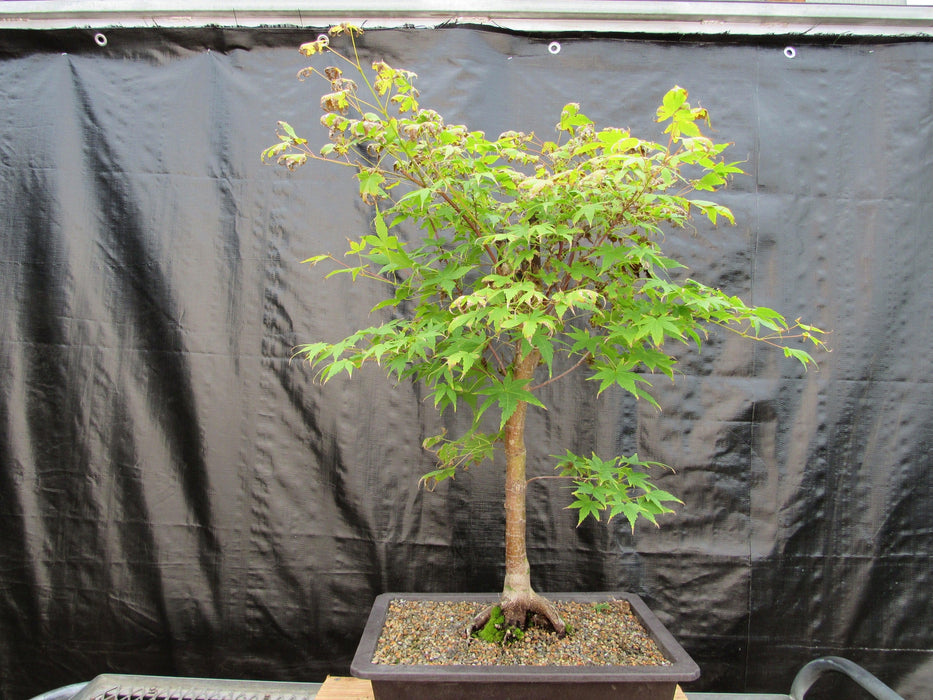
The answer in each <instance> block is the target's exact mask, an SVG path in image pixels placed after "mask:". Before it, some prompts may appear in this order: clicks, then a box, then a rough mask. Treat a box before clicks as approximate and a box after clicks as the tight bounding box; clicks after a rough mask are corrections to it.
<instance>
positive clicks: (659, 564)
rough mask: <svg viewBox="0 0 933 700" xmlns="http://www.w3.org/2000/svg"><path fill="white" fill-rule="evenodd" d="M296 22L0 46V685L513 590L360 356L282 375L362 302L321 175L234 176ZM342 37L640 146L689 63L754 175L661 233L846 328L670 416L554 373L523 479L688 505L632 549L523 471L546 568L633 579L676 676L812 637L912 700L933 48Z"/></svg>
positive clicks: (926, 437) (355, 208)
mask: <svg viewBox="0 0 933 700" xmlns="http://www.w3.org/2000/svg"><path fill="white" fill-rule="evenodd" d="M315 35H316V32H305V31H301V32H299V31H295V30H271V29H270V30H237V31H234V30H220V29H214V30H212V29H203V30H189V31H184V30H176V31H172V30H158V29H149V30H138V31H134V30H122V31H117V30H114V31H109V32H107V36H108V40H109V41H108V43H107V46H106V47H105V48H101V47H99V46H97V45H96V44H95V43H94V41H93V32H90V31H62V32H14V31H8V32H3V33H0V58H2V60H0V105H2V109H0V174H2V177H0V319H2V336H0V517H2V543H0V697H2V698H4V699H5V700H20V699H21V698H25V697H29V696H30V695H32V694H34V693H38V692H40V691H43V690H47V689H49V688H52V687H56V686H59V685H63V684H66V683H72V682H76V681H80V680H86V679H89V678H91V677H93V676H94V675H96V674H98V673H101V672H106V671H113V672H132V673H147V674H172V675H190V676H218V677H253V678H270V679H290V680H320V679H321V678H322V677H323V676H324V675H325V674H326V673H344V672H346V670H347V665H348V660H349V657H350V655H351V653H352V650H353V648H354V646H355V642H356V638H357V635H358V633H359V631H360V629H361V627H362V624H363V621H364V618H365V616H366V614H367V611H368V606H369V603H370V601H371V599H372V598H373V597H374V596H375V595H376V594H377V593H380V592H382V591H387V590H424V591H428V590H431V591H460V590H466V591H476V590H494V589H496V588H497V587H498V586H499V585H500V577H501V573H502V564H501V559H502V542H501V540H502V523H503V513H502V508H501V503H500V489H501V470H500V469H497V468H489V467H485V468H480V469H474V470H473V471H472V472H469V473H466V474H463V475H461V476H460V477H458V479H457V480H456V481H454V482H450V483H447V484H445V485H443V486H442V487H441V488H439V489H438V490H437V491H436V492H434V493H425V492H423V491H418V490H417V489H416V488H415V485H416V482H417V478H418V476H419V475H420V473H422V471H423V470H425V469H426V468H427V467H428V466H429V465H430V457H429V456H428V455H426V454H424V453H423V452H422V451H421V450H420V448H419V444H420V441H421V439H422V438H423V437H424V436H425V435H428V434H432V431H436V429H437V428H438V426H439V425H440V424H441V419H439V418H438V417H437V416H435V415H434V413H433V412H432V410H431V408H430V404H429V403H428V404H426V403H425V402H423V401H422V396H421V394H420V393H419V390H418V388H417V387H412V386H399V387H394V386H392V385H391V384H390V383H389V382H387V381H386V380H384V379H383V378H382V377H381V375H380V374H379V373H378V371H364V372H362V373H360V375H358V376H355V377H354V378H353V379H351V380H346V381H345V380H342V379H341V380H337V381H334V382H332V383H331V384H328V385H327V386H326V387H321V386H319V385H317V384H315V383H314V382H313V381H312V376H311V374H310V373H309V371H308V369H307V368H306V367H304V366H302V365H301V364H300V363H297V362H290V361H289V355H290V350H291V348H292V347H293V346H294V345H296V344H297V343H299V342H302V341H307V340H310V339H314V338H318V337H326V338H336V337H338V336H339V334H340V333H342V332H344V331H347V330H349V329H351V328H352V327H354V326H355V324H358V323H362V322H365V321H366V311H365V310H366V309H367V308H369V306H370V305H371V304H372V302H373V301H374V300H375V299H377V298H378V295H379V294H380V293H382V290H380V289H378V288H375V287H368V286H366V285H365V284H361V285H358V286H356V287H353V286H351V285H349V284H348V283H347V282H346V281H344V280H342V279H335V280H331V281H328V282H323V281H322V277H323V275H322V273H320V272H319V271H318V270H310V269H308V268H306V267H303V266H302V265H301V264H300V263H299V261H300V260H302V259H303V258H305V257H307V256H309V255H311V254H313V253H316V252H320V251H327V250H334V251H338V250H340V249H341V247H340V246H341V245H342V244H343V242H344V239H345V238H346V237H348V236H355V235H357V234H359V233H360V232H361V231H363V230H364V229H365V226H366V222H367V217H368V215H369V212H368V211H367V210H366V208H365V207H363V206H362V204H361V203H360V202H359V201H358V197H356V196H355V194H354V184H353V182H352V181H348V179H347V174H346V173H345V172H344V171H342V170H340V169H337V168H334V169H331V170H317V169H315V168H311V167H308V168H305V169H303V170H301V171H299V172H297V173H293V174H289V173H286V172H284V171H282V170H280V169H277V168H273V167H269V166H264V165H262V164H261V163H260V159H259V153H260V151H261V149H262V148H263V147H264V146H266V145H269V144H270V143H272V141H273V140H274V136H273V131H274V126H275V122H276V120H277V119H281V118H284V119H287V120H289V121H291V122H292V123H293V124H296V125H297V126H299V127H302V128H303V129H304V130H305V131H313V129H314V125H315V124H316V123H317V116H318V109H317V96H318V94H319V93H318V91H317V90H316V89H315V87H314V86H310V85H308V84H302V83H299V82H298V81H297V80H295V78H294V76H295V73H296V72H297V70H298V69H299V68H301V67H302V66H303V65H305V61H306V59H304V58H303V57H301V56H300V55H299V54H298V53H297V52H296V51H295V47H296V46H297V45H298V44H299V43H300V42H301V41H305V40H307V39H308V37H309V36H311V37H313V36H315ZM555 39H556V40H559V41H560V42H561V50H560V52H559V53H557V54H552V53H549V51H548V42H549V41H551V40H555ZM362 44H363V47H364V55H365V56H367V57H368V56H372V57H380V58H384V59H386V60H387V61H388V62H390V63H392V64H395V65H398V66H405V67H408V68H411V69H413V70H415V71H416V72H418V73H419V74H420V75H421V79H420V81H419V85H420V87H421V89H422V96H423V100H422V102H423V104H425V105H430V106H433V107H436V108H438V109H439V110H440V111H441V112H442V113H444V114H445V115H446V116H447V117H448V120H449V121H463V122H466V123H468V124H469V125H470V126H471V127H474V128H480V129H484V130H486V131H487V132H488V133H492V134H495V133H499V131H503V130H505V129H513V128H518V129H524V130H528V129H535V130H537V131H538V132H540V133H549V131H550V129H551V128H552V125H553V124H554V123H555V121H556V119H557V115H558V114H559V110H560V107H561V106H562V105H563V103H564V102H567V101H571V100H572V101H577V102H580V103H582V105H583V109H584V111H585V112H586V113H588V114H589V115H590V116H591V117H593V118H595V119H596V120H597V121H598V122H599V123H602V124H610V123H613V124H616V125H625V126H630V127H632V128H635V129H638V130H641V131H648V132H650V131H651V130H652V129H654V128H655V127H654V125H653V123H652V115H653V111H654V109H655V107H656V105H657V103H658V102H659V100H660V98H661V96H662V95H663V93H664V91H665V90H666V89H667V88H669V87H671V86H672V85H673V84H675V83H677V84H680V85H683V86H685V87H687V88H688V89H689V90H690V91H691V95H692V99H693V100H694V101H699V102H701V103H702V104H703V105H704V106H705V107H707V108H708V109H709V110H710V112H711V114H712V117H713V123H714V127H715V128H716V130H717V136H719V137H720V138H722V139H727V140H731V141H734V142H735V146H734V148H733V151H732V152H733V154H734V156H735V159H737V160H744V161H746V164H745V169H746V171H747V172H748V175H747V176H743V177H738V178H736V180H735V182H734V184H733V185H732V186H731V187H730V188H729V189H728V190H726V191H725V192H723V193H722V194H721V195H720V196H719V199H720V201H722V202H724V203H725V204H727V205H729V206H730V207H732V209H733V210H734V212H735V214H736V216H737V219H738V222H739V223H738V225H737V226H735V227H727V228H724V229H721V230H716V231H713V230H708V229H705V228H701V229H700V230H698V231H697V232H696V235H693V236H691V235H689V234H688V233H685V232H677V233H673V234H671V235H669V237H668V240H669V243H670V244H671V245H672V247H673V249H674V252H675V253H676V255H679V256H683V257H684V258H685V259H687V260H688V261H689V262H690V264H691V268H692V274H693V275H694V276H695V277H697V278H699V279H701V280H703V281H705V282H707V283H710V284H714V285H720V286H722V287H723V288H726V289H728V290H730V291H732V292H734V293H736V294H739V295H742V296H743V297H744V298H746V300H748V301H751V302H754V303H756V304H765V305H770V306H773V307H776V308H778V309H780V310H782V311H783V312H785V313H786V314H787V315H789V316H790V317H791V318H794V317H797V316H802V317H804V318H805V319H807V320H809V321H812V322H814V323H816V324H818V325H820V326H822V327H824V328H830V329H832V330H833V336H832V340H831V344H832V346H833V348H834V351H833V352H832V353H831V354H829V355H826V356H822V357H820V358H819V359H820V362H821V370H820V371H819V372H810V373H807V374H804V373H802V372H801V371H799V370H798V368H797V366H796V365H795V363H793V362H791V361H789V360H785V359H784V358H783V357H782V356H781V355H780V353H779V352H778V351H773V350H772V349H769V348H764V347H757V346H756V347H753V346H751V345H750V344H748V343H743V342H742V341H741V340H740V339H738V338H732V337H726V336H723V335H714V336H713V337H711V339H710V341H709V342H708V343H707V344H706V345H705V346H704V348H703V350H702V352H699V353H697V352H694V351H689V350H685V351H684V353H683V360H682V370H683V376H682V377H680V378H679V380H678V381H677V382H676V383H674V384H670V383H668V382H667V380H660V381H657V382H656V383H655V384H656V387H657V389H658V391H659V398H660V400H661V403H662V405H663V407H664V411H663V412H662V413H657V412H655V411H653V410H651V409H650V407H646V406H644V405H639V404H636V402H634V401H633V400H631V399H630V398H628V397H627V396H624V395H622V394H612V393H608V394H607V395H606V396H604V397H603V398H601V399H599V400H596V399H594V398H593V397H592V395H591V389H592V387H591V385H589V384H587V383H586V382H584V381H583V380H582V378H580V377H577V378H574V379H568V380H567V381H565V382H563V383H562V384H561V385H560V386H559V387H554V391H555V395H554V396H555V397H558V396H559V398H560V407H559V409H558V410H551V411H550V412H548V413H546V414H545V413H541V412H536V413H535V415H534V417H533V420H532V423H531V426H530V427H531V430H532V431H533V434H534V435H535V437H534V439H533V440H532V441H531V444H530V455H531V458H532V460H533V463H538V464H539V465H540V467H539V468H540V469H541V470H542V471H544V472H546V471H548V470H549V469H550V466H549V463H548V460H547V455H549V454H553V453H556V452H559V451H562V450H563V449H564V448H566V447H572V448H575V449H578V450H596V451H597V452H600V453H603V454H606V455H608V454H612V453H613V452H614V451H633V450H638V451H639V452H640V453H641V454H642V455H646V454H647V455H650V456H651V457H653V458H656V459H659V460H663V461H665V462H667V463H668V464H671V465H674V466H675V467H676V468H677V473H676V474H673V475H669V476H665V477H663V480H664V483H665V485H666V486H667V487H668V488H669V489H670V490H673V491H675V492H676V493H677V494H679V495H680V496H681V497H682V498H683V500H684V501H685V503H684V505H683V506H682V507H681V509H680V514H679V515H678V516H677V517H676V518H673V519H668V520H667V521H666V522H665V524H664V527H662V528H661V529H658V530H656V529H654V528H652V527H650V526H649V527H639V528H638V529H637V530H636V532H635V534H634V536H633V535H632V534H631V533H630V532H629V531H627V529H626V528H625V527H624V526H622V525H619V526H618V527H616V526H613V527H610V528H606V527H603V526H600V525H594V524H587V525H585V526H583V527H580V528H578V529H575V528H574V527H573V525H574V516H573V514H572V513H570V512H569V511H566V510H564V509H563V507H564V506H565V505H566V502H567V501H566V499H565V498H564V497H563V495H562V494H561V492H560V489H557V488H554V489H553V490H548V489H550V488H551V487H548V489H545V488H544V487H535V490H534V491H533V493H532V497H531V498H532V502H531V504H530V527H531V537H530V556H531V559H532V563H533V567H534V578H535V583H536V586H537V587H538V588H539V589H540V590H544V591H548V590H551V591H554V590H606V589H627V590H632V591H635V592H637V593H639V594H641V595H642V596H644V597H645V598H646V599H647V600H648V601H649V603H650V604H652V605H653V607H654V608H655V609H656V610H657V611H658V612H659V614H660V616H661V617H662V619H664V621H665V622H666V623H668V624H669V626H670V627H671V629H672V630H673V631H674V632H675V634H677V635H678V637H679V638H680V639H681V640H682V641H683V643H684V644H685V646H686V647H687V648H688V649H689V650H690V651H691V653H692V654H693V655H694V656H695V657H696V658H697V660H698V661H699V663H700V665H701V667H702V670H703V678H702V680H701V681H699V682H698V683H697V684H696V685H695V686H694V688H696V689H700V688H713V689H719V690H733V691H735V690H743V689H747V690H770V691H786V689H787V688H788V687H789V684H790V680H791V678H792V676H793V674H794V672H795V671H796V669H797V668H798V667H799V666H800V665H801V664H802V663H804V662H805V661H807V660H809V659H810V658H813V657H816V656H819V655H822V654H826V653H832V654H841V655H844V656H847V657H849V658H852V659H853V660H855V661H857V662H859V663H862V664H863V665H865V666H866V667H868V668H869V669H871V670H872V671H874V672H875V673H877V674H878V675H879V676H880V677H882V678H883V679H884V680H886V681H887V682H889V683H890V684H891V685H893V686H894V687H895V688H896V689H898V690H899V691H900V692H901V693H902V694H904V695H905V696H906V697H908V698H915V699H916V698H921V697H929V695H928V693H929V688H930V685H931V683H933V655H931V650H933V632H931V625H930V620H931V619H933V603H931V601H933V597H931V591H933V586H931V582H933V576H931V553H933V506H931V503H933V470H931V466H933V460H931V457H930V450H931V436H933V406H931V403H933V399H931V391H930V379H929V368H930V364H931V359H933V321H931V313H930V303H931V301H933V266H931V265H930V260H931V259H933V236H931V229H933V224H931V223H930V222H931V219H933V206H931V200H933V196H931V195H933V147H931V144H933V140H931V137H933V44H929V43H914V42H903V43H877V44H870V43H857V44H836V45H829V44H826V45H820V44H798V45H797V46H796V49H797V51H796V57H795V58H793V59H790V58H787V57H786V56H785V53H784V51H783V49H784V43H780V42H775V41H768V40H758V41H749V42H743V41H739V40H735V39H732V40H728V41H726V40H720V41H703V42H696V41H690V40H685V39H680V40H677V39H663V38H655V39H642V40H639V39H632V38H628V39H626V38H613V37H601V36H590V37H574V36H570V35H565V36H552V37H538V36H520V35H515V34H509V33H505V32H495V31H483V30H478V29H471V28H447V29H441V30H430V31H429V30H391V31H378V32H376V31H374V32H370V33H367V34H366V35H365V36H364V37H363V40H362ZM313 133H315V134H317V135H318V137H319V138H321V139H323V137H324V135H323V134H322V133H321V132H320V131H313ZM675 257H676V256H675ZM557 392H559V394H558V393H557ZM445 420H448V421H449V422H451V423H454V422H455V421H456V420H460V419H458V418H455V417H451V418H445ZM850 697H852V696H850Z"/></svg>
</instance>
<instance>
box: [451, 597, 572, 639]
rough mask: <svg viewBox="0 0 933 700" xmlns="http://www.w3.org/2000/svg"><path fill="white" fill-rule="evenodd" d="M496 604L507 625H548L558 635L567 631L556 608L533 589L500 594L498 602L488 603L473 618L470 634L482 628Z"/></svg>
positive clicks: (522, 627)
mask: <svg viewBox="0 0 933 700" xmlns="http://www.w3.org/2000/svg"><path fill="white" fill-rule="evenodd" d="M496 606H498V607H499V608H500V609H501V610H502V615H503V616H504V617H505V625H506V626H507V627H518V628H519V629H525V628H526V627H528V625H529V624H535V625H542V626H548V627H550V628H551V629H553V630H554V632H555V633H556V634H557V636H558V637H563V636H564V635H565V634H566V633H567V625H566V624H564V621H563V619H562V618H561V616H560V613H559V612H557V608H555V607H554V604H553V603H552V602H551V601H549V600H548V599H547V598H545V597H544V596H542V595H538V594H537V593H535V592H534V591H527V592H514V591H509V592H506V593H503V594H502V597H501V598H500V599H499V602H498V603H496V604H495V605H490V606H489V607H488V608H486V609H485V610H483V611H482V612H481V613H480V614H479V615H477V616H476V617H474V618H473V622H472V623H471V624H470V629H469V632H470V634H472V633H473V632H475V631H476V630H479V629H482V628H483V627H484V626H485V625H486V623H487V622H489V619H490V617H491V616H492V610H493V608H495V607H496Z"/></svg>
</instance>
